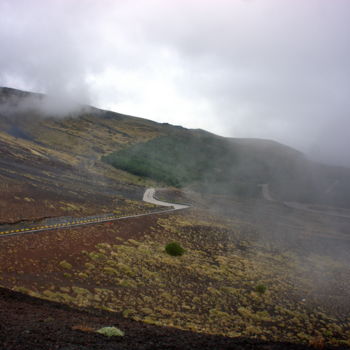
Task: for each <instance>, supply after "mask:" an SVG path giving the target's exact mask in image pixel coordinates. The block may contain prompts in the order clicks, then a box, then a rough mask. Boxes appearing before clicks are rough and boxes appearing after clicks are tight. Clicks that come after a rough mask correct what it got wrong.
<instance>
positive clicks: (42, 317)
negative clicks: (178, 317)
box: [0, 288, 345, 350]
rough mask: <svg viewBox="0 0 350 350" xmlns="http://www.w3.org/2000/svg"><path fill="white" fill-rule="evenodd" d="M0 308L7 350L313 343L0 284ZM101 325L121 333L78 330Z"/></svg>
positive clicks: (0, 337) (0, 342) (1, 340)
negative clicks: (190, 323) (188, 326)
mask: <svg viewBox="0 0 350 350" xmlns="http://www.w3.org/2000/svg"><path fill="white" fill-rule="evenodd" d="M0 310H1V311H0V347H1V349H6V350H11V349H16V350H17V349H18V350H21V349H23V350H24V349H25V350H34V349H45V350H49V349H60V350H78V349H86V350H87V349H89V350H91V349H104V350H108V349H114V350H116V349H133V350H134V349H135V350H136V349H150V350H151V349H152V350H154V349H181V350H184V349H211V350H212V349H237V350H239V349H265V350H270V349H271V350H272V349H281V350H282V349H300V350H301V349H312V348H310V347H307V346H303V345H295V344H288V343H268V342H261V341H254V340H246V339H242V338H235V339H233V338H226V337H221V336H213V335H207V334H198V333H193V332H187V331H181V330H178V329H175V328H166V327H158V326H153V325H148V324H144V323H141V322H136V321H133V320H130V319H126V318H123V317H121V316H120V315H119V314H115V313H109V312H106V311H98V310H88V311H84V310H77V309H72V308H69V307H67V306H63V305H61V304H57V303H52V302H48V301H43V300H40V299H36V298H32V297H29V296H27V295H24V294H21V293H17V292H12V291H9V290H6V289H2V288H1V289H0ZM104 326H116V327H118V328H120V329H121V330H123V331H124V332H125V336H124V337H111V338H108V337H105V336H103V335H100V334H97V333H94V332H93V331H82V330H77V328H80V329H89V328H90V329H91V330H93V329H99V328H100V327H104ZM323 349H331V348H330V347H325V348H323ZM337 349H345V347H344V348H337Z"/></svg>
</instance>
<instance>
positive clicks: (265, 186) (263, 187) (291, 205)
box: [260, 184, 350, 219]
mask: <svg viewBox="0 0 350 350" xmlns="http://www.w3.org/2000/svg"><path fill="white" fill-rule="evenodd" d="M260 186H261V192H262V195H263V198H264V199H266V200H267V201H269V202H275V203H280V204H283V205H284V206H286V207H288V208H292V209H297V210H303V211H307V212H309V213H315V214H322V215H327V216H334V217H338V218H346V219H350V215H346V214H340V213H338V212H336V211H322V210H317V209H311V208H309V207H308V205H307V204H304V203H299V202H278V201H276V200H275V199H274V198H273V197H272V196H271V193H270V189H269V184H261V185H260Z"/></svg>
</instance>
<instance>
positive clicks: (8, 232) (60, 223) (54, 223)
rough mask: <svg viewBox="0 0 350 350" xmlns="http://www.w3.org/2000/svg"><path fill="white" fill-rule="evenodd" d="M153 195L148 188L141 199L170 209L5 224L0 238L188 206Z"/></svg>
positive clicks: (0, 232) (1, 229) (153, 190)
mask: <svg viewBox="0 0 350 350" xmlns="http://www.w3.org/2000/svg"><path fill="white" fill-rule="evenodd" d="M154 195H155V189H154V188H148V189H147V190H146V191H145V193H144V195H143V201H145V202H148V203H152V204H156V205H161V206H163V207H170V209H162V210H159V211H153V212H150V213H144V214H136V215H128V216H117V215H115V214H103V215H94V216H87V217H82V218H72V217H59V218H54V219H50V221H49V222H47V223H45V224H43V223H41V224H37V225H35V224H33V225H31V226H29V227H28V225H23V226H18V225H16V228H15V229H9V228H8V226H9V225H6V226H7V227H6V228H1V227H0V238H1V237H8V236H15V235H16V236H17V235H21V234H27V233H34V232H40V231H48V230H57V229H60V228H68V227H75V226H83V225H92V224H98V223H102V222H109V221H115V220H124V219H130V218H136V217H140V216H147V215H154V214H161V213H168V212H171V211H175V210H181V209H186V208H189V206H188V205H182V204H173V203H168V202H162V201H160V200H158V199H156V198H154ZM4 226H5V225H4Z"/></svg>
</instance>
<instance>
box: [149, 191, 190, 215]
mask: <svg viewBox="0 0 350 350" xmlns="http://www.w3.org/2000/svg"><path fill="white" fill-rule="evenodd" d="M155 193H156V190H155V189H154V188H148V189H147V190H146V191H145V193H144V195H143V201H144V202H148V203H152V204H156V205H162V206H163V207H173V208H174V210H179V209H186V208H188V207H189V206H188V205H185V204H175V203H168V202H163V201H160V200H158V199H156V198H155V197H154V195H155Z"/></svg>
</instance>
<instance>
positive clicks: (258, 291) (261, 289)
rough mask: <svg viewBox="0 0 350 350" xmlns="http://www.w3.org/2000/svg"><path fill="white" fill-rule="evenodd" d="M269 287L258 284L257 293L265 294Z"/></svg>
mask: <svg viewBox="0 0 350 350" xmlns="http://www.w3.org/2000/svg"><path fill="white" fill-rule="evenodd" d="M266 289H267V287H266V286H265V285H264V284H258V285H257V286H256V287H255V291H256V292H257V293H259V294H264V293H265V292H266Z"/></svg>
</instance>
